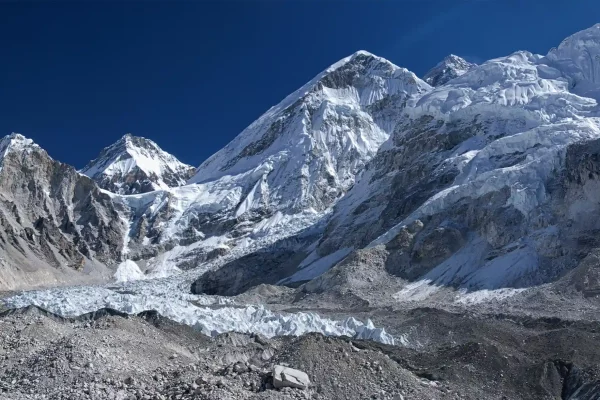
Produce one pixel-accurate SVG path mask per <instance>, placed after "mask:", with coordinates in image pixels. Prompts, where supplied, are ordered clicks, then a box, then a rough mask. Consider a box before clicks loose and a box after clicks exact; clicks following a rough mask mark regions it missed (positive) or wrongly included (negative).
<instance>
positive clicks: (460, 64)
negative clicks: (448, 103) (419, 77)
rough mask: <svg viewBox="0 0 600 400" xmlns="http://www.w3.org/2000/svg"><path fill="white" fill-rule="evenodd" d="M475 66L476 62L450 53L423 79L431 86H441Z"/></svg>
mask: <svg viewBox="0 0 600 400" xmlns="http://www.w3.org/2000/svg"><path fill="white" fill-rule="evenodd" d="M475 66H476V64H473V63H470V62H468V61H467V60H465V59H464V58H462V57H460V56H457V55H455V54H450V55H447V56H446V57H444V59H443V60H442V61H440V62H439V63H437V65H436V66H435V67H433V68H432V69H431V70H429V72H427V73H426V74H425V76H424V77H423V79H424V80H425V82H427V83H429V84H430V85H431V86H441V85H444V84H446V82H448V81H450V80H452V79H454V78H458V77H459V76H461V75H463V74H465V73H466V72H468V71H469V70H470V69H471V68H473V67H475Z"/></svg>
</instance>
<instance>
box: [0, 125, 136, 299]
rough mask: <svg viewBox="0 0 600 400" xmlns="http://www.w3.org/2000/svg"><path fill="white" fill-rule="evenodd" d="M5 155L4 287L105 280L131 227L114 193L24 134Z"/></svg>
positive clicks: (1, 209) (1, 200)
mask: <svg viewBox="0 0 600 400" xmlns="http://www.w3.org/2000/svg"><path fill="white" fill-rule="evenodd" d="M0 157H1V158H0V225H1V227H2V229H1V230H0V249H2V257H1V259H0V289H14V288H21V287H31V286H42V285H53V284H59V283H62V282H77V281H98V280H104V279H106V277H107V276H106V275H107V274H109V272H108V270H107V269H106V268H105V267H104V265H112V264H114V263H115V262H117V260H119V259H120V257H121V252H122V249H123V235H124V232H125V224H124V223H123V221H122V220H121V219H120V214H119V207H118V206H117V205H116V204H115V203H113V201H112V199H111V197H110V196H109V195H107V194H105V193H103V192H102V191H100V190H99V189H98V187H97V186H96V184H95V183H94V182H93V181H92V180H91V179H89V178H88V177H86V176H83V175H80V174H78V173H77V171H75V169H74V168H73V167H70V166H68V165H65V164H62V163H60V162H58V161H54V160H53V159H52V158H50V157H49V156H48V154H47V153H46V152H45V151H44V150H42V149H41V148H40V147H39V146H38V145H36V144H35V143H33V142H32V141H31V140H29V139H26V138H25V137H23V136H22V135H19V134H12V135H10V136H7V137H5V138H4V139H2V140H1V141H0Z"/></svg>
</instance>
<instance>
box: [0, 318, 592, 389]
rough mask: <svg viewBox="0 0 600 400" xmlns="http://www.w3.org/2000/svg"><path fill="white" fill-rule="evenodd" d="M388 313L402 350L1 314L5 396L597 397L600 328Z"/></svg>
mask: <svg viewBox="0 0 600 400" xmlns="http://www.w3.org/2000/svg"><path fill="white" fill-rule="evenodd" d="M381 317H382V318H386V320H388V321H390V322H391V321H395V323H398V324H399V325H401V329H403V330H404V331H405V332H406V336H405V337H406V343H405V345H402V346H388V345H381V344H378V343H373V342H367V341H361V340H355V339H350V338H328V337H324V336H321V335H317V334H310V335H305V336H302V337H299V338H296V337H289V336H288V337H281V338H274V339H267V338H264V337H262V336H258V335H244V334H238V333H228V334H223V335H219V336H216V337H214V338H208V337H206V336H203V335H202V334H200V333H198V332H197V331H194V330H193V329H191V328H189V327H186V326H182V325H179V324H176V323H173V322H171V321H169V320H167V319H165V318H163V317H161V316H160V315H158V314H156V313H155V312H145V313H141V314H139V315H137V316H131V317H128V316H127V315H126V314H121V313H117V312H115V311H114V310H110V309H102V310H99V311H98V312H96V313H93V314H86V315H82V316H80V317H78V318H71V319H66V318H61V317H58V316H56V315H52V314H50V313H47V312H44V311H42V310H39V309H36V308H27V309H19V310H15V311H13V312H9V313H3V314H0V327H1V328H2V329H0V349H1V351H0V355H1V356H2V357H3V364H2V367H3V373H2V375H1V376H0V397H2V398H3V399H7V400H25V399H30V400H31V399H50V400H55V399H73V398H82V399H115V398H117V399H126V398H140V399H152V400H164V399H207V400H208V399H211V400H212V399H215V400H216V399H219V400H226V399H236V400H237V399H257V400H258V399H307V398H310V399H322V400H333V399H357V400H358V399H379V400H400V399H414V400H419V399H421V400H425V399H427V400H429V399H465V400H467V399H473V400H474V399H483V398H494V399H502V398H505V399H548V400H550V399H569V400H574V399H579V400H592V399H596V398H597V396H598V393H599V392H600V380H599V378H600V375H599V370H598V359H599V353H598V346H597V345H596V342H597V340H598V333H597V332H598V328H599V327H598V323H597V322H584V321H567V320H561V319H558V318H554V319H542V318H539V319H536V318H515V317H513V318H511V319H509V318H503V317H498V316H496V317H493V316H484V317H475V316H473V315H472V314H470V313H448V312H443V311H437V310H433V309H422V308H421V309H413V310H397V311H395V312H394V313H389V312H388V313H387V314H382V315H381ZM417 333H418V335H417ZM415 339H416V340H415ZM567 343H568V345H566V344H567ZM124 355H126V356H125V357H124ZM276 365H288V366H290V367H292V368H295V369H299V370H301V371H303V372H305V373H306V374H307V376H308V378H309V380H310V384H309V386H308V388H305V389H298V388H290V387H284V388H280V389H278V388H276V387H274V385H273V383H275V382H274V381H273V371H274V366H276Z"/></svg>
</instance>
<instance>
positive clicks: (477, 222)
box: [290, 26, 600, 299]
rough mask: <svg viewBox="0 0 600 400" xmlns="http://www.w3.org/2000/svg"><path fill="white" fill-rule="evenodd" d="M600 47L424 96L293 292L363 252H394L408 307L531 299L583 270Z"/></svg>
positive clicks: (526, 59) (480, 74) (599, 133)
mask: <svg viewBox="0 0 600 400" xmlns="http://www.w3.org/2000/svg"><path fill="white" fill-rule="evenodd" d="M599 44H600V29H599V26H594V27H592V28H590V29H588V30H586V31H583V32H580V33H577V34H575V35H574V36H573V37H571V38H568V39H566V40H565V41H564V42H563V43H562V44H561V46H559V48H558V49H555V50H552V51H551V52H550V53H549V55H548V56H547V57H544V56H540V55H534V54H531V53H529V52H526V51H520V52H516V53H514V54H512V55H509V56H507V57H501V58H498V59H494V60H490V61H487V62H485V63H483V64H482V65H479V66H476V67H472V68H471V69H469V70H468V71H467V72H465V73H464V74H463V75H461V76H459V77H456V78H454V79H453V80H451V81H449V82H448V83H447V84H445V85H441V86H438V87H436V88H435V89H433V90H431V91H429V92H428V93H426V94H424V95H423V96H421V97H420V98H419V99H418V101H417V102H416V104H415V106H414V107H410V108H407V109H406V110H405V114H406V116H407V118H406V119H404V120H401V122H400V124H399V125H398V126H397V127H396V130H395V132H394V134H393V135H392V137H391V138H390V140H389V141H388V142H387V143H386V144H384V145H383V146H382V147H381V149H380V151H379V153H378V154H377V156H376V157H375V158H374V159H373V160H372V161H371V162H370V163H369V164H368V165H367V166H366V168H365V171H364V173H363V175H362V176H361V179H360V180H359V181H358V182H357V184H356V185H354V187H353V188H352V189H351V190H350V191H349V192H348V194H347V195H346V196H345V197H344V198H343V199H342V200H341V201H340V202H338V203H337V204H336V207H335V210H334V213H333V215H332V218H331V219H330V222H329V224H328V226H327V228H326V230H325V234H324V236H323V237H322V238H321V239H320V241H319V243H318V247H317V248H316V249H315V250H314V251H313V253H311V255H310V256H309V257H308V258H307V259H306V260H305V261H304V262H303V263H301V264H300V266H301V267H303V268H301V269H300V270H299V271H298V272H297V274H296V276H295V277H291V278H290V280H294V279H296V280H298V279H301V280H306V279H311V278H313V277H315V276H316V275H318V274H319V273H321V272H323V270H326V269H327V268H329V267H331V266H332V265H334V264H335V263H337V262H338V261H339V260H340V259H341V258H343V257H344V256H345V255H346V254H349V253H350V252H351V251H352V250H354V249H360V248H365V247H366V248H372V249H374V250H373V251H379V250H377V249H381V248H383V249H384V252H385V253H386V256H385V257H386V258H387V262H386V269H387V273H389V274H392V275H394V276H397V277H400V278H402V279H404V282H405V283H406V287H405V288H404V289H403V290H402V291H400V293H399V294H398V296H399V298H404V299H407V298H414V299H418V298H420V296H421V297H422V296H423V293H431V291H432V290H433V289H432V288H436V287H437V288H439V287H443V286H451V287H459V288H463V289H467V290H476V289H499V288H505V287H512V288H515V287H516V288H518V287H528V286H531V285H536V284H541V283H544V282H548V281H552V280H554V279H557V277H560V276H562V275H564V274H565V273H566V272H567V271H569V270H570V269H572V268H575V267H576V266H577V265H578V263H579V261H580V260H581V258H582V256H584V255H585V254H587V252H589V251H592V250H593V249H594V246H595V244H594V243H595V242H594V243H591V242H587V241H582V240H583V238H586V237H589V236H590V235H593V233H592V232H594V231H595V229H597V226H596V225H597V224H596V223H595V222H593V221H595V217H593V218H592V219H591V220H590V219H589V218H590V217H591V216H592V215H598V213H599V212H600V209H598V206H597V203H596V202H595V201H594V200H593V199H594V198H597V197H598V196H599V195H600V192H599V191H598V186H597V183H596V179H597V173H596V168H597V166H596V164H597V163H596V162H595V161H592V160H595V157H596V156H595V155H594V154H597V151H598V150H597V148H598V144H597V143H598V140H599V139H600V125H599V124H600V119H599V118H598V117H599V116H600V113H599V110H598V104H597V102H596V100H595V99H594V98H589V97H582V96H579V94H584V93H585V94H588V95H589V94H591V93H593V91H590V88H593V87H594V85H595V84H596V83H597V79H596V77H595V76H594V74H593V73H592V71H593V68H594V63H593V62H591V63H589V60H590V58H589V57H588V54H592V55H593V54H595V51H596V49H597V48H598V45H599ZM566 54H568V56H566ZM591 59H592V60H593V57H592V58H591ZM568 60H571V61H568ZM565 66H566V67H565ZM580 85H581V86H585V89H586V90H585V92H584V93H582V92H579V89H578V86H579V88H580V87H581V86H580ZM584 242H585V244H584ZM340 249H343V250H344V251H343V253H341V254H340V253H339V252H340ZM311 265H317V266H318V268H312V269H313V270H312V271H311ZM430 285H431V286H430Z"/></svg>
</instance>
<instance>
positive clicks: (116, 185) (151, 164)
mask: <svg viewBox="0 0 600 400" xmlns="http://www.w3.org/2000/svg"><path fill="white" fill-rule="evenodd" d="M80 172H81V173H82V174H84V175H87V176H89V177H90V178H92V179H93V180H95V181H96V182H97V183H98V185H99V186H100V187H101V188H103V189H106V190H108V191H111V192H113V193H117V194H138V193H146V192H151V191H154V190H159V189H167V188H169V187H176V186H181V185H184V184H185V182H186V181H187V180H188V179H189V178H190V176H191V175H192V174H193V173H194V168H193V167H192V166H190V165H186V164H183V163H182V162H181V161H179V160H178V159H177V158H175V156H173V155H171V154H169V153H167V152H166V151H164V150H162V149H161V148H160V147H159V146H158V145H157V144H156V143H154V142H153V141H152V140H149V139H146V138H143V137H138V136H133V135H131V134H127V135H125V136H123V137H122V138H121V139H119V140H118V141H117V142H116V143H114V144H112V145H111V146H108V147H106V148H104V149H103V150H102V151H101V152H100V155H98V157H97V158H96V159H95V160H93V161H91V162H90V163H89V164H88V165H86V166H85V168H83V169H82V170H81V171H80Z"/></svg>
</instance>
